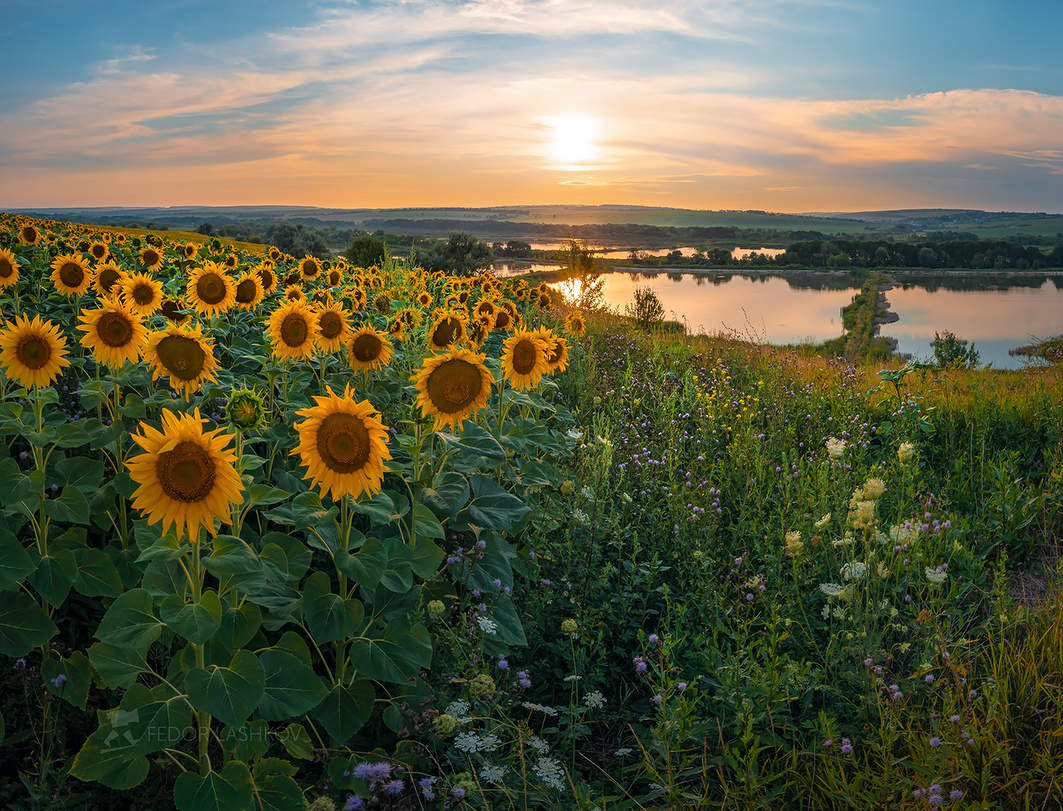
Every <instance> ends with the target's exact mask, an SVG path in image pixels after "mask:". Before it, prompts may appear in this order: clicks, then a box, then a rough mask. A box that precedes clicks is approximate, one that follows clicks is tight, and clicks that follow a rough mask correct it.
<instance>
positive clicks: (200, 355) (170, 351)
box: [157, 335, 207, 380]
mask: <svg viewBox="0 0 1063 811" xmlns="http://www.w3.org/2000/svg"><path fill="white" fill-rule="evenodd" d="M157 352H158V353H159V360H160V361H162V365H163V366H164V367H165V368H166V371H167V372H169V373H170V374H171V375H173V376H174V377H176V378H177V379H179V380H195V379H196V378H197V377H199V375H200V374H201V373H202V371H203V367H204V366H205V365H206V362H207V353H206V352H204V351H203V347H201V346H200V345H199V342H198V341H196V340H195V339H194V338H188V337H186V336H184V335H167V336H166V337H165V338H163V339H162V340H161V341H159V346H158V349H157Z"/></svg>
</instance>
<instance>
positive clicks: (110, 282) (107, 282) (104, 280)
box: [97, 268, 136, 298]
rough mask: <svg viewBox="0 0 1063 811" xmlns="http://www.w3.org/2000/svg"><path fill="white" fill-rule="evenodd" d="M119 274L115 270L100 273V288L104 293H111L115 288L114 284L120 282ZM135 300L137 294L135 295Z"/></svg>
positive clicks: (104, 270)
mask: <svg viewBox="0 0 1063 811" xmlns="http://www.w3.org/2000/svg"><path fill="white" fill-rule="evenodd" d="M118 276H119V273H118V271H117V270H115V269H114V268H104V269H103V270H101V271H100V275H99V276H98V277H97V278H98V279H99V282H100V288H101V289H102V290H103V292H104V293H110V292H111V288H112V287H114V283H115V282H117V281H118ZM133 295H134V298H135V297H136V294H135V293H134V294H133Z"/></svg>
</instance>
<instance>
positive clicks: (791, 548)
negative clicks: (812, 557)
mask: <svg viewBox="0 0 1063 811" xmlns="http://www.w3.org/2000/svg"><path fill="white" fill-rule="evenodd" d="M783 539H784V541H785V542H786V550H785V551H786V554H787V555H789V556H790V557H792V558H796V557H797V556H798V555H800V554H801V550H802V549H804V548H805V545H804V543H802V542H801V531H800V530H797V529H795V530H792V531H791V532H787V533H786V535H785V536H784V537H783Z"/></svg>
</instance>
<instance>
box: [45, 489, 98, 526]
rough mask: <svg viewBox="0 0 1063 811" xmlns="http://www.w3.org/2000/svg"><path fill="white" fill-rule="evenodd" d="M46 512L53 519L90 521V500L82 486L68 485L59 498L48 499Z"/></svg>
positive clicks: (78, 522) (75, 521)
mask: <svg viewBox="0 0 1063 811" xmlns="http://www.w3.org/2000/svg"><path fill="white" fill-rule="evenodd" d="M44 512H45V513H46V514H47V515H48V516H49V517H50V518H51V519H52V520H53V521H61V522H64V523H70V524H87V523H89V500H88V499H87V498H85V494H84V493H82V492H81V487H79V486H72V485H67V486H66V487H64V488H63V491H62V492H61V493H60V494H59V498H50V499H46V500H45V502H44Z"/></svg>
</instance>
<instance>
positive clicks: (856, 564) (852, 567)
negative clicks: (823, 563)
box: [840, 560, 867, 581]
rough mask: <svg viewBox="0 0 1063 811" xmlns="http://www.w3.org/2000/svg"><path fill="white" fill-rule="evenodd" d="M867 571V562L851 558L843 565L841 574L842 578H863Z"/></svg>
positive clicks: (847, 579)
mask: <svg viewBox="0 0 1063 811" xmlns="http://www.w3.org/2000/svg"><path fill="white" fill-rule="evenodd" d="M866 573H867V564H866V563H862V562H861V561H859V560H851V561H849V562H848V563H846V564H845V565H844V566H842V568H841V571H840V574H841V576H842V580H846V581H849V580H863V578H864V575H865V574H866Z"/></svg>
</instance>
